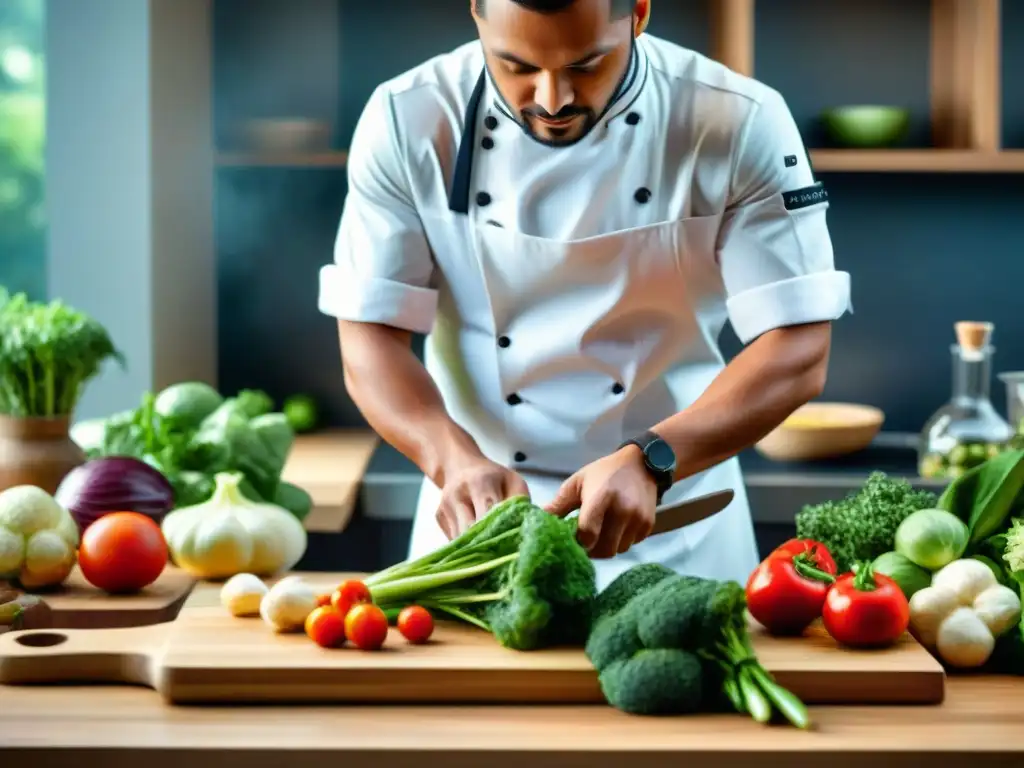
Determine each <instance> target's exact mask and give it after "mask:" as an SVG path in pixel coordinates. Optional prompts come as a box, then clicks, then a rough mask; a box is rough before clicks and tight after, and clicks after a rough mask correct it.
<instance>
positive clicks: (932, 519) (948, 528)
mask: <svg viewBox="0 0 1024 768" xmlns="http://www.w3.org/2000/svg"><path fill="white" fill-rule="evenodd" d="M969 536H970V531H969V530H968V529H967V524H966V523H965V522H964V521H963V520H961V519H960V518H959V517H957V516H956V515H954V514H953V513H952V512H947V511H946V510H944V509H919V510H917V511H916V512H912V513H911V514H910V515H909V516H908V517H907V519H906V520H904V521H903V522H902V523H900V525H899V528H897V529H896V542H895V544H896V545H895V549H896V551H897V552H899V553H900V554H901V555H903V556H904V557H905V558H907V559H908V560H909V561H910V562H912V563H914V564H915V565H919V566H921V567H922V568H927V569H928V570H929V571H937V570H939V569H940V568H942V567H943V566H946V565H949V564H950V563H952V562H953V561H954V560H959V559H960V557H961V555H963V553H964V551H965V550H966V549H967V539H968V537H969Z"/></svg>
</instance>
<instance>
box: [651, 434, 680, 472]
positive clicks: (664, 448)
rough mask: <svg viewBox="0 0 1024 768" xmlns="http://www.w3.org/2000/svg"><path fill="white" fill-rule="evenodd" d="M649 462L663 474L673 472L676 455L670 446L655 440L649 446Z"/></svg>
mask: <svg viewBox="0 0 1024 768" xmlns="http://www.w3.org/2000/svg"><path fill="white" fill-rule="evenodd" d="M646 453H647V461H649V462H650V464H651V466H653V467H654V468H655V469H657V470H659V471H661V472H668V471H669V470H671V469H672V468H673V467H674V465H675V462H676V456H675V453H674V452H673V451H672V449H671V448H670V447H669V446H668V443H666V442H664V441H662V440H655V441H654V442H653V443H650V444H649V445H648V446H647V451H646Z"/></svg>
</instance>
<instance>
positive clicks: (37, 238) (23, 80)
mask: <svg viewBox="0 0 1024 768" xmlns="http://www.w3.org/2000/svg"><path fill="white" fill-rule="evenodd" d="M44 5H45V0H0V285H4V286H6V287H7V288H8V289H9V290H10V291H11V293H17V292H19V291H25V292H26V293H28V294H29V296H30V297H32V298H33V299H37V300H41V299H43V298H45V294H46V209H45V202H46V201H45V194H44V193H45V178H44V150H45V139H46V121H45V115H46V112H45V108H46V99H45V97H46V80H45V68H44V63H45V51H44V47H45V42H44V41H45V27H44V16H43V12H44Z"/></svg>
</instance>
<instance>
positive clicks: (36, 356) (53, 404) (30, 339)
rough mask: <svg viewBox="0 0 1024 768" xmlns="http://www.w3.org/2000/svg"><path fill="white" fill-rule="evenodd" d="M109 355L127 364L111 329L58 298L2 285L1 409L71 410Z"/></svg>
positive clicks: (35, 413)
mask: <svg viewBox="0 0 1024 768" xmlns="http://www.w3.org/2000/svg"><path fill="white" fill-rule="evenodd" d="M109 359H114V360H117V361H118V362H119V363H120V364H121V365H122V366H124V365H125V360H124V356H123V355H122V354H121V352H120V351H119V350H118V349H117V348H116V347H115V346H114V343H113V341H112V340H111V338H110V336H109V334H108V333H107V331H106V329H105V328H104V327H103V326H102V325H101V324H100V323H99V322H98V321H97V320H95V319H94V318H92V317H90V316H89V315H87V314H85V313H84V312H80V311H78V310H76V309H73V308H72V307H69V306H67V305H66V304H64V303H63V302H61V301H59V300H54V301H51V302H49V303H45V304H44V303H37V302H32V301H29V299H28V297H27V296H26V295H25V294H23V293H19V294H16V295H14V296H11V295H10V294H9V293H8V292H7V291H6V289H3V288H0V414H5V415H9V416H23V417H43V418H52V417H56V416H70V415H71V414H72V413H73V412H74V410H75V407H76V406H77V405H78V402H79V400H80V399H81V396H82V393H83V391H84V390H85V387H86V385H87V384H88V383H89V382H90V381H91V380H92V379H93V378H94V377H95V376H96V375H97V374H99V372H100V370H101V368H102V365H103V363H105V362H106V361H107V360H109Z"/></svg>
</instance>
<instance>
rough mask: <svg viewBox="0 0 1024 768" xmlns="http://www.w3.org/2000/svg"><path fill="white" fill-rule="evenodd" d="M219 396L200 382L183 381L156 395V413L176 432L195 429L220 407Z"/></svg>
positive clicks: (215, 391) (221, 398)
mask: <svg viewBox="0 0 1024 768" xmlns="http://www.w3.org/2000/svg"><path fill="white" fill-rule="evenodd" d="M223 402H224V398H223V397H222V396H221V394H220V393H219V392H218V391H217V390H216V389H214V388H213V387H211V386H210V385H209V384H207V383H205V382H202V381H183V382H181V383H180V384H172V385H171V386H169V387H167V389H165V390H164V391H163V392H161V393H160V394H159V395H157V398H156V402H155V403H154V407H155V408H156V412H157V413H158V414H159V415H160V416H161V417H162V418H163V419H165V420H166V421H167V422H168V424H169V425H170V426H171V427H173V428H174V429H176V430H181V431H189V430H193V429H196V428H197V427H198V426H199V425H200V424H201V423H202V421H203V419H205V418H206V417H207V416H209V415H210V414H211V413H213V412H214V411H215V410H217V408H219V407H220V406H221V404H222V403H223Z"/></svg>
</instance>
